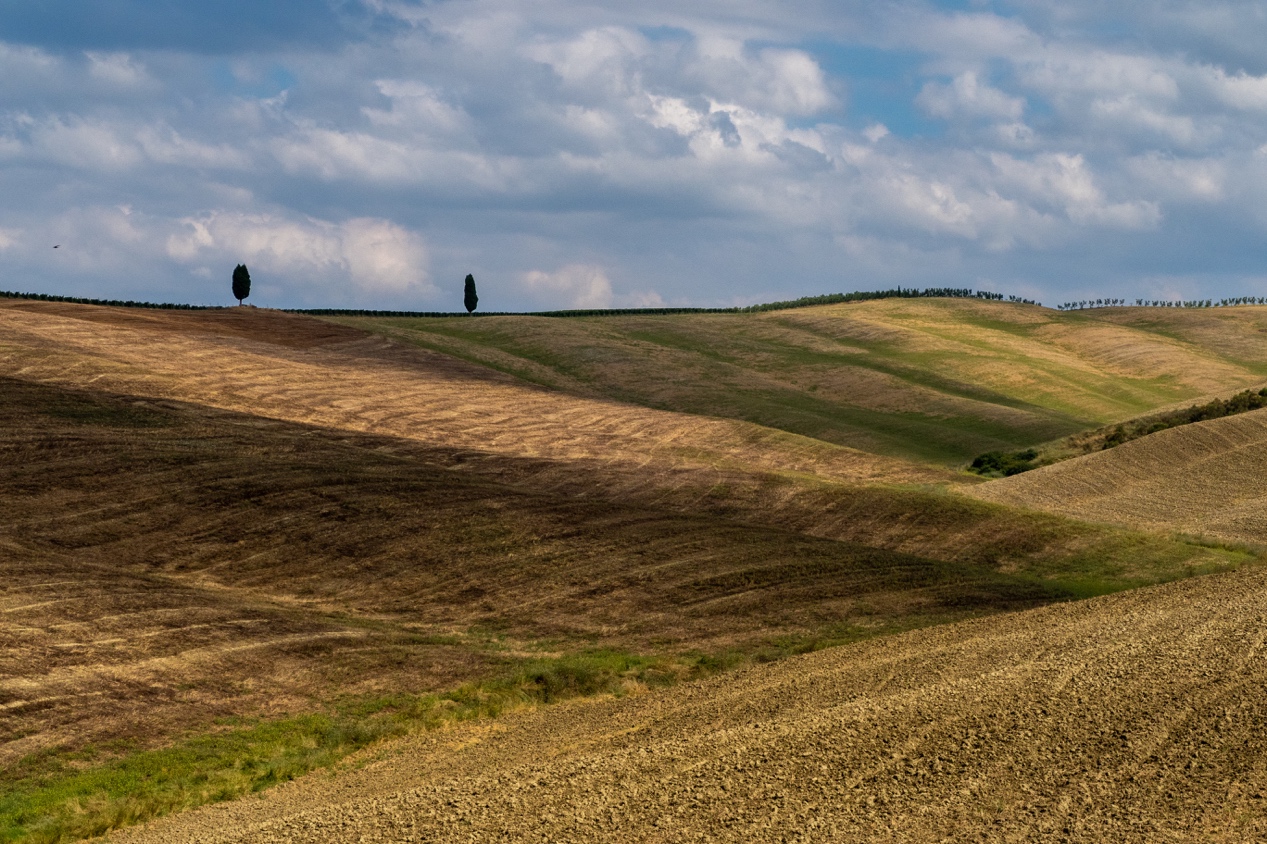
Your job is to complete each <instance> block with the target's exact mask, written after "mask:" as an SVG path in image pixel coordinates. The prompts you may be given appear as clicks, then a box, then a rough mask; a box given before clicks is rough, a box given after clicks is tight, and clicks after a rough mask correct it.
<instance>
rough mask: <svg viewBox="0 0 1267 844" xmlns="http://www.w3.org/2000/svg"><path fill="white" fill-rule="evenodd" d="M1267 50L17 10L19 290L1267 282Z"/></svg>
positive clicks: (210, 10)
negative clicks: (246, 273)
mask: <svg viewBox="0 0 1267 844" xmlns="http://www.w3.org/2000/svg"><path fill="white" fill-rule="evenodd" d="M1264 44H1267V2H1217V0H1213V2H1211V1H1210V0H1207V2H1200V3H1195V2H1178V0H1150V2H1140V0H1119V2H1116V3H1103V2H1100V0H1094V1H1093V0H1013V1H1012V2H1005V0H999V2H992V0H968V2H908V0H879V2H876V0H871V1H870V2H861V0H858V1H857V2H847V1H845V2H828V1H827V0H799V2H782V0H767V1H766V2H754V0H727V2H717V1H716V0H696V2H693V3H682V2H680V0H673V2H668V0H643V2H640V3H636V4H634V3H611V2H581V0H449V1H448V2H417V1H416V0H413V1H412V2H402V1H401V0H274V2H270V3H259V2H244V1H243V0H225V2H220V3H215V4H211V3H199V4H191V3H175V2H171V3H169V2H157V1H156V0H92V2H69V1H68V0H45V2H40V3H32V2H30V0H0V290H13V291H23V292H39V293H56V294H62V295H73V296H88V297H95V298H122V299H143V300H148V301H162V302H188V303H193V304H232V303H233V302H234V300H233V298H232V295H231V293H230V279H231V276H232V272H233V268H234V267H235V266H236V265H237V264H238V263H245V264H246V265H247V266H248V267H249V268H250V271H251V276H252V279H253V287H252V293H251V298H250V300H249V301H250V302H251V303H254V304H256V305H258V306H260V307H289V308H304V307H331V308H372V309H409V310H440V311H448V310H459V309H460V308H461V301H462V287H463V285H462V282H463V279H464V277H465V276H466V274H467V273H472V274H473V275H474V276H475V279H476V283H477V285H478V289H479V294H480V309H481V310H493V311H517V310H538V309H554V308H607V307H615V308H624V307H657V306H704V307H716V306H731V305H747V304H753V303H757V302H765V301H773V300H783V299H791V298H796V297H799V296H809V295H817V294H822V293H835V292H846V291H851V290H874V289H887V288H891V287H895V286H899V285H900V286H903V287H969V288H974V289H978V290H990V291H993V292H999V293H1005V294H1011V295H1017V296H1023V297H1027V298H1034V299H1038V300H1040V301H1042V302H1044V303H1046V304H1048V305H1055V304H1058V303H1061V302H1065V301H1071V300H1077V299H1085V298H1088V297H1090V298H1101V297H1110V296H1111V297H1116V298H1124V299H1127V300H1128V301H1133V300H1134V299H1136V298H1147V299H1158V298H1167V299H1179V298H1182V299H1193V298H1222V297H1225V296H1244V295H1257V296H1263V295H1267V50H1265V49H1264V48H1263V45H1264ZM54 245H57V246H58V247H59V248H57V249H56V250H54V249H53V248H52V247H53V246H54Z"/></svg>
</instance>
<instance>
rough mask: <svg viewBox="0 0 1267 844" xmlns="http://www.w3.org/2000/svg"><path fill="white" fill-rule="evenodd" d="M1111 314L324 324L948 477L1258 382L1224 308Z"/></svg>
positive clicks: (837, 311)
mask: <svg viewBox="0 0 1267 844" xmlns="http://www.w3.org/2000/svg"><path fill="white" fill-rule="evenodd" d="M1119 310H1122V309H1106V310H1105V311H1095V312H1089V311H1083V312H1057V311H1052V310H1048V309H1044V308H1038V307H1034V306H1028V305H1018V304H1011V303H1003V302H984V301H973V300H937V299H886V300H881V301H870V302H856V303H849V304H842V305H831V306H821V307H811V308H802V309H796V310H789V311H775V312H770V313H763V314H708V315H693V316H690V317H678V316H637V315H630V316H618V317H601V318H584V319H548V318H524V317H505V318H503V317H483V318H479V319H472V320H464V319H392V318H382V319H379V318H362V317H357V318H347V319H339V320H338V321H339V323H340V324H343V325H349V326H357V327H363V328H366V329H369V330H372V331H376V332H380V333H383V334H386V335H388V336H392V337H396V338H399V339H401V340H407V341H409V342H412V343H414V344H416V345H419V346H422V347H424V348H427V349H431V350H435V351H441V352H445V353H447V354H452V355H456V356H459V357H462V358H463V359H466V360H469V361H473V362H477V363H480V364H483V365H486V366H488V367H492V368H495V369H498V370H500V371H503V372H506V373H509V374H513V375H515V376H516V377H518V378H521V379H523V380H526V381H529V382H532V383H538V384H542V385H545V386H550V387H554V388H556V389H562V390H569V391H572V392H574V393H577V394H581V395H590V396H603V397H608V398H614V399H618V400H620V401H626V402H632V403H637V404H640V405H643V406H647V407H654V408H662V409H668V410H677V411H684V412H688V413H696V414H702V415H708V416H714V417H715V416H722V417H729V418H733V419H742V420H746V421H749V422H756V423H758V424H761V425H765V426H768V427H773V428H780V429H782V430H786V431H791V432H793V433H798V434H804V435H806V436H809V437H813V438H816V439H820V440H825V441H828V442H834V443H838V444H841V445H846V446H851V447H854V448H858V449H861V450H864V451H868V452H873V453H878V454H887V455H891V456H897V457H904V458H907V459H913V460H920V461H927V462H934V463H939V464H942V465H952V466H953V465H959V464H962V463H964V462H966V461H968V460H971V459H972V458H973V457H975V456H976V455H977V454H980V453H982V452H985V451H991V450H996V449H1009V448H1017V447H1024V446H1029V445H1034V444H1037V443H1040V442H1044V441H1047V440H1051V439H1056V438H1059V437H1062V436H1065V435H1067V434H1070V433H1073V432H1076V431H1079V430H1083V429H1085V428H1091V427H1096V426H1097V425H1100V424H1103V423H1106V422H1115V421H1118V420H1121V419H1124V418H1130V417H1133V416H1137V415H1139V414H1141V413H1144V412H1147V411H1149V410H1151V409H1153V408H1157V407H1160V406H1166V405H1171V404H1175V403H1179V402H1183V401H1189V403H1190V400H1193V399H1197V398H1202V397H1204V396H1206V395H1209V394H1213V393H1217V392H1220V391H1228V390H1232V391H1234V390H1235V389H1241V388H1244V387H1247V386H1251V385H1258V384H1262V383H1263V382H1264V380H1265V379H1267V349H1264V347H1263V346H1262V344H1261V341H1260V340H1259V338H1260V337H1261V334H1260V333H1259V327H1258V323H1259V318H1258V316H1257V315H1256V314H1255V313H1253V311H1255V310H1256V309H1253V308H1250V309H1239V308H1238V309H1228V311H1227V312H1225V313H1224V314H1223V315H1222V316H1220V317H1219V318H1218V319H1217V322H1218V331H1212V330H1211V331H1194V332H1192V333H1191V335H1190V336H1188V335H1185V336H1178V335H1177V334H1176V333H1175V332H1174V331H1172V330H1170V328H1169V327H1168V323H1167V324H1166V325H1159V326H1157V327H1154V326H1152V325H1151V324H1149V323H1147V321H1146V320H1143V319H1139V320H1136V321H1135V322H1130V320H1127V319H1125V318H1123V317H1121V316H1120V315H1119V314H1118V311H1119ZM1137 310H1143V309H1137ZM1242 311H1244V313H1242ZM1204 319H1206V317H1204V316H1201V317H1196V318H1194V322H1200V321H1201V320H1204ZM1124 323H1130V324H1124ZM665 373H672V377H664V374H665Z"/></svg>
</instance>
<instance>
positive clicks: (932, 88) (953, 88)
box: [915, 71, 1025, 121]
mask: <svg viewBox="0 0 1267 844" xmlns="http://www.w3.org/2000/svg"><path fill="white" fill-rule="evenodd" d="M915 102H916V103H918V104H919V105H920V106H921V107H922V108H923V109H924V110H925V111H926V112H928V113H929V114H931V115H933V116H934V117H944V118H948V119H953V118H956V117H959V116H961V115H962V116H968V117H991V118H1000V119H1004V120H1012V121H1015V120H1017V119H1018V118H1020V116H1021V114H1022V113H1023V112H1024V111H1025V99H1024V98H1023V97H1010V96H1008V95H1007V94H1005V93H1003V92H1002V91H1000V90H999V89H998V88H992V87H991V86H990V85H989V84H987V83H985V82H982V81H981V80H980V79H978V78H977V74H976V73H974V72H972V71H967V72H965V73H961V74H959V75H958V76H956V77H955V78H954V80H953V81H951V83H950V84H949V85H943V84H942V83H940V82H928V83H926V84H925V85H924V88H923V90H921V91H920V93H919V96H918V97H916V98H915Z"/></svg>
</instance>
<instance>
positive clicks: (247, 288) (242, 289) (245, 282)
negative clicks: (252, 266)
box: [233, 264, 251, 305]
mask: <svg viewBox="0 0 1267 844" xmlns="http://www.w3.org/2000/svg"><path fill="white" fill-rule="evenodd" d="M250 295H251V274H250V273H249V272H247V271H246V264H238V265H237V266H236V267H234V269H233V298H234V299H237V300H238V304H239V305H240V304H242V300H243V299H245V298H246V297H247V296H250Z"/></svg>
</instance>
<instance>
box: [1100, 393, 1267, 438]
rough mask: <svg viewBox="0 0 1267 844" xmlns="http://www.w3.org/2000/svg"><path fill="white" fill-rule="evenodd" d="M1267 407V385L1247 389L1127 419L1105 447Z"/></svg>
mask: <svg viewBox="0 0 1267 844" xmlns="http://www.w3.org/2000/svg"><path fill="white" fill-rule="evenodd" d="M1264 407H1267V388H1264V389H1262V390H1257V391H1255V390H1245V391H1244V392H1240V393H1237V394H1236V395H1234V396H1232V397H1231V398H1230V399H1227V400H1224V399H1214V400H1213V401H1211V402H1208V403H1206V404H1197V405H1193V406H1192V407H1189V408H1186V409H1184V410H1176V411H1173V412H1171V413H1163V414H1159V415H1157V416H1150V417H1147V418H1145V419H1141V420H1139V421H1138V422H1126V423H1124V424H1121V425H1118V426H1117V427H1115V428H1114V429H1113V430H1112V431H1110V432H1109V434H1108V435H1107V436H1106V437H1105V438H1104V445H1103V446H1102V447H1101V448H1102V449H1104V448H1112V447H1113V446H1115V445H1121V444H1122V443H1124V442H1130V441H1131V440H1137V439H1139V438H1140V437H1146V436H1148V435H1149V434H1155V433H1157V432H1158V431H1164V430H1166V429H1167V428H1177V427H1178V426H1180V425H1190V424H1192V423H1193V422H1204V421H1206V420H1207V419H1221V418H1222V417H1224V416H1235V415H1236V414H1238V413H1246V412H1248V411H1251V410H1260V409H1262V408H1264Z"/></svg>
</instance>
